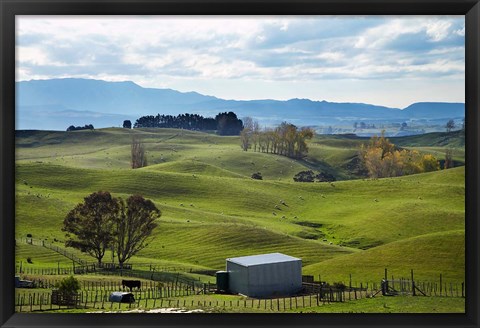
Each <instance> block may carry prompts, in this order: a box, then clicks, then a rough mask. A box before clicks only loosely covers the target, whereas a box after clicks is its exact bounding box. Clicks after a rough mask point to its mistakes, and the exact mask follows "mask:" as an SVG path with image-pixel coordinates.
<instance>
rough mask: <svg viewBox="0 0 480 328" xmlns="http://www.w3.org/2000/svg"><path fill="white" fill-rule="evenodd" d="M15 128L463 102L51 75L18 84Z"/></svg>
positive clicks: (329, 119) (339, 113) (399, 113)
mask: <svg viewBox="0 0 480 328" xmlns="http://www.w3.org/2000/svg"><path fill="white" fill-rule="evenodd" d="M16 88H17V89H16V91H17V109H18V111H17V127H16V128H17V129H50V130H65V129H66V128H67V127H68V126H70V125H85V124H93V125H94V126H95V127H97V128H100V127H112V126H120V125H121V124H122V122H123V120H126V119H129V120H131V121H132V122H134V121H135V120H136V119H137V118H139V117H140V116H143V115H156V114H157V113H160V114H171V115H177V114H182V113H186V112H189V113H198V114H201V115H203V116H210V117H213V116H215V115H216V114H218V113H219V112H221V111H234V112H235V113H237V115H238V116H239V117H244V116H252V117H255V118H256V119H257V120H259V121H260V123H261V124H262V125H272V124H278V123H280V122H282V121H284V120H287V121H289V122H292V123H294V124H297V125H310V126H325V125H327V126H328V125H340V124H347V125H349V126H351V125H352V123H353V122H356V121H358V122H360V121H367V122H370V123H375V122H377V123H380V122H382V123H385V122H395V123H401V122H404V121H408V120H410V119H426V120H440V121H442V120H443V121H446V120H448V119H450V118H457V119H460V118H462V117H464V107H465V105H464V104H460V103H418V104H412V105H411V106H409V107H407V108H406V109H405V110H401V109H399V108H388V107H382V106H375V105H370V104H362V103H333V102H327V101H312V100H309V99H291V100H288V101H278V100H250V101H236V100H225V99H219V98H216V97H212V96H206V95H202V94H199V93H196V92H186V93H184V92H179V91H176V90H171V89H153V88H143V87H141V86H139V85H137V84H135V83H133V82H130V81H126V82H106V81H101V80H89V79H74V78H68V79H51V80H32V81H22V82H17V84H16Z"/></svg>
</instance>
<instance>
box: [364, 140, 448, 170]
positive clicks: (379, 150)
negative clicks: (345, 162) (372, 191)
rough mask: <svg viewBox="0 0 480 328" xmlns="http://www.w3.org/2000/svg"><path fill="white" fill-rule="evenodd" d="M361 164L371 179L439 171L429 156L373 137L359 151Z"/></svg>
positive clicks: (431, 156)
mask: <svg viewBox="0 0 480 328" xmlns="http://www.w3.org/2000/svg"><path fill="white" fill-rule="evenodd" d="M360 155H361V158H362V160H363V163H364V165H365V167H366V169H367V170H368V174H369V176H370V177H372V178H385V177H396V176H402V175H409V174H415V173H422V172H430V171H436V170H439V169H440V164H439V162H438V160H437V159H436V158H435V157H434V156H433V155H431V154H426V155H422V154H420V153H419V152H418V151H416V150H408V149H400V148H398V147H396V146H395V145H394V144H393V143H391V142H390V141H389V140H388V139H387V138H385V132H384V131H382V134H381V136H380V137H378V136H373V137H372V138H370V142H369V144H368V145H367V146H364V145H362V148H361V151H360Z"/></svg>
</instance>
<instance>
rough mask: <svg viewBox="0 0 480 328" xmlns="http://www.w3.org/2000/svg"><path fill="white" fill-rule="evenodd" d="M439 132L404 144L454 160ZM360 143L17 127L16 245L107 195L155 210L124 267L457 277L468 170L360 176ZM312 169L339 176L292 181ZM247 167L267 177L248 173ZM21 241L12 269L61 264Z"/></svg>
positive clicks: (53, 233) (55, 229)
mask: <svg viewBox="0 0 480 328" xmlns="http://www.w3.org/2000/svg"><path fill="white" fill-rule="evenodd" d="M132 135H139V136H141V137H142V139H143V141H144V142H145V148H146V151H147V156H148V163H149V166H147V167H145V168H142V169H136V170H132V169H130V168H129V165H130V142H131V138H132ZM439 138H440V139H441V138H445V136H444V135H441V136H438V135H435V134H429V135H424V136H421V137H416V138H413V139H411V140H412V142H411V144H410V146H411V147H417V148H418V149H420V150H422V151H423V150H425V151H426V152H427V150H434V151H436V152H437V153H438V154H441V153H442V150H443V149H444V148H442V147H451V146H452V145H456V146H458V147H457V148H456V150H455V152H454V156H455V158H456V159H458V161H460V160H461V158H462V156H463V154H464V150H462V147H461V145H460V144H459V143H458V142H457V143H455V142H456V141H455V139H452V138H450V139H449V141H448V142H447V143H446V144H445V145H442V144H440V143H439V141H438V140H439ZM367 140H368V139H365V138H355V137H349V136H317V137H315V138H314V139H313V140H312V141H311V143H310V144H309V146H310V153H309V155H308V156H307V157H306V158H305V159H303V160H292V159H289V158H286V157H282V156H278V155H273V154H264V153H258V152H257V153H255V152H253V151H251V150H250V151H248V152H244V151H242V150H241V148H240V146H239V139H238V137H220V136H217V135H214V134H209V133H201V132H192V131H183V130H175V129H141V130H137V129H134V130H127V129H119V128H116V129H113V128H112V129H101V130H94V131H74V132H51V131H21V132H19V131H17V139H16V141H17V144H16V176H15V179H16V191H15V192H16V213H15V215H16V217H15V220H16V232H15V233H16V238H25V237H26V235H27V234H32V235H33V237H34V238H35V239H39V240H43V239H46V240H47V241H49V242H52V241H54V240H55V239H56V240H57V241H56V242H55V243H58V245H60V246H61V245H63V243H64V241H65V236H64V233H63V232H62V231H61V227H62V222H63V219H64V218H65V216H66V214H67V213H68V212H69V211H70V210H71V209H72V208H73V207H74V206H75V205H76V204H78V203H79V202H81V201H82V199H83V198H84V197H86V196H87V195H88V194H90V193H92V192H95V191H99V190H107V191H110V192H111V193H112V194H113V195H114V196H118V197H128V196H129V195H131V194H141V195H143V196H144V197H146V198H149V199H151V200H152V201H154V202H155V204H156V205H157V207H158V208H159V209H160V210H161V211H162V216H161V218H160V219H159V227H158V228H157V229H156V230H155V232H154V234H153V239H152V242H151V243H150V245H149V247H147V248H145V249H144V250H142V251H141V252H140V253H139V254H137V255H136V256H135V257H134V258H132V259H131V262H132V263H142V265H143V267H147V265H149V264H152V263H153V264H156V265H159V266H162V265H165V266H170V265H171V266H176V267H182V268H184V269H187V268H201V269H210V270H219V269H224V266H225V259H226V258H228V257H236V256H243V255H253V254H260V253H268V252H282V253H286V254H289V255H292V256H296V257H299V258H301V259H302V261H303V265H304V272H305V273H306V274H314V275H318V274H321V275H322V277H326V278H327V277H328V280H332V281H340V280H345V277H346V275H348V274H353V275H354V276H355V277H357V279H358V280H359V281H361V280H363V281H369V280H372V281H373V280H374V281H378V279H379V277H380V278H381V277H382V274H383V269H384V268H385V267H387V268H391V270H392V271H394V272H398V274H399V275H404V272H406V273H409V272H410V269H414V270H415V272H416V275H417V276H418V277H421V278H425V279H428V278H429V277H430V276H434V277H436V275H437V274H438V273H443V274H444V275H445V276H446V277H449V278H450V279H452V280H461V279H463V277H464V243H463V240H464V228H465V209H464V202H465V169H464V167H456V168H454V169H449V170H444V171H438V172H431V173H425V174H418V175H412V176H406V177H398V178H387V179H366V178H359V177H358V176H354V175H353V174H351V173H350V171H349V169H348V167H349V163H350V162H351V161H352V160H353V159H354V158H355V156H356V154H357V153H358V149H359V147H360V145H361V143H362V142H366V141H367ZM405 140H409V139H405ZM391 141H392V142H394V143H396V142H398V144H401V145H402V146H405V147H407V146H409V144H408V143H407V142H406V141H404V140H403V139H398V141H397V139H395V140H394V139H393V138H392V139H391ZM431 147H433V148H431ZM308 169H313V170H315V171H326V172H329V173H331V174H334V175H335V176H337V177H338V178H339V179H341V180H342V181H336V182H333V183H296V182H294V181H293V179H292V178H293V176H294V175H295V174H296V173H298V172H299V171H302V170H308ZM254 172H261V173H262V175H263V177H264V180H254V179H251V178H250V176H251V174H252V173H254ZM353 178H355V179H353ZM349 179H351V180H349ZM25 246H26V245H21V246H20V247H19V248H18V251H17V254H16V259H17V261H20V260H22V261H25V258H26V257H27V256H30V257H31V258H32V260H33V261H34V264H36V263H38V265H39V266H41V265H45V266H49V265H51V266H55V265H57V263H58V261H59V260H58V258H57V255H46V256H45V257H42V256H41V255H40V254H39V253H38V252H40V251H39V250H33V249H30V248H26V247H25ZM69 251H71V252H73V253H75V252H76V253H75V254H79V253H80V252H78V251H75V250H69ZM410 252H411V254H410ZM30 254H31V255H30ZM410 255H411V256H410ZM80 256H82V258H85V257H86V258H87V259H89V260H90V261H92V262H93V261H94V259H92V258H88V257H87V256H86V255H85V254H80ZM419 258H420V259H419ZM415 259H418V260H417V261H415ZM110 260H111V257H110V255H109V254H107V255H106V256H105V261H107V262H108V261H110ZM36 261H37V262H36ZM66 262H70V260H66ZM322 280H323V278H322Z"/></svg>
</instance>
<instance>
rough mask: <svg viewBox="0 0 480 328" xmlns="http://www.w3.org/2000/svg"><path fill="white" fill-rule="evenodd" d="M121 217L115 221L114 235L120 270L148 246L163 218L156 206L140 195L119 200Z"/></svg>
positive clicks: (117, 217)
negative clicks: (126, 262) (154, 230)
mask: <svg viewBox="0 0 480 328" xmlns="http://www.w3.org/2000/svg"><path fill="white" fill-rule="evenodd" d="M119 205H120V211H119V215H118V216H116V217H115V219H114V227H113V235H114V241H113V244H114V247H115V250H116V254H117V258H118V263H119V265H120V268H122V267H123V263H125V261H127V260H128V259H130V258H131V257H132V256H133V255H135V254H137V253H138V252H139V251H140V250H142V249H144V248H145V247H146V246H148V243H147V241H148V239H149V237H150V236H151V234H152V231H153V229H154V228H155V227H157V223H156V222H155V220H156V219H158V218H159V217H160V216H161V212H160V210H159V209H158V208H157V207H156V206H155V204H154V203H153V202H152V201H150V200H148V199H144V198H143V197H142V196H140V195H133V196H130V197H128V198H127V200H126V201H124V200H123V199H119Z"/></svg>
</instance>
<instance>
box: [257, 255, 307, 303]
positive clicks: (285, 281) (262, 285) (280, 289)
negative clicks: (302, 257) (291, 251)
mask: <svg viewBox="0 0 480 328" xmlns="http://www.w3.org/2000/svg"><path fill="white" fill-rule="evenodd" d="M248 278H249V287H248V292H249V294H248V295H249V296H252V297H269V296H280V295H289V294H294V293H296V292H298V291H300V290H301V289H302V262H301V261H290V262H281V263H270V264H262V265H255V266H251V267H248Z"/></svg>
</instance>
